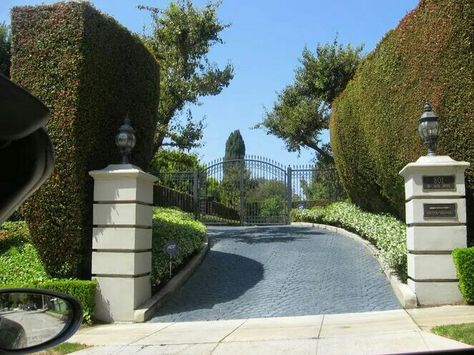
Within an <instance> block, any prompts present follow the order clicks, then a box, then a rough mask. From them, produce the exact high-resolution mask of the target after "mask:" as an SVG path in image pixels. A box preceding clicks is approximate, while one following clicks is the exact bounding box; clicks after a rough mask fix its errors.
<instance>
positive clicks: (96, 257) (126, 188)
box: [89, 117, 157, 322]
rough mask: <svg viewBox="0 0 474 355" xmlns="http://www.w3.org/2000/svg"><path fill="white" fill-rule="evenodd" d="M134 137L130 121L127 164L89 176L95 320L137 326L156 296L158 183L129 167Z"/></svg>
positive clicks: (123, 144)
mask: <svg viewBox="0 0 474 355" xmlns="http://www.w3.org/2000/svg"><path fill="white" fill-rule="evenodd" d="M134 132H135V131H134V130H133V128H132V127H131V125H130V119H129V118H128V117H127V118H126V119H125V121H124V124H123V125H122V126H121V127H120V128H119V133H118V134H117V136H116V139H115V142H116V145H117V147H118V148H119V150H120V153H121V154H122V164H112V165H109V166H107V167H106V168H105V169H103V170H95V171H90V172H89V174H90V175H91V176H92V177H93V178H94V210H93V211H94V212H93V235H92V238H93V240H92V277H93V279H95V280H97V284H98V287H97V292H96V308H95V316H96V318H98V319H99V320H102V321H106V322H114V321H134V319H135V318H134V311H135V309H137V308H138V307H139V306H140V305H141V304H143V303H144V302H146V301H147V300H148V299H149V298H150V297H151V283H150V272H151V238H152V230H151V226H152V209H153V183H154V182H155V181H156V180H157V179H156V177H154V176H153V175H150V174H147V173H145V172H143V171H142V170H140V168H138V167H136V166H134V165H131V164H130V163H129V157H130V152H131V150H132V149H133V147H134V146H135V134H134Z"/></svg>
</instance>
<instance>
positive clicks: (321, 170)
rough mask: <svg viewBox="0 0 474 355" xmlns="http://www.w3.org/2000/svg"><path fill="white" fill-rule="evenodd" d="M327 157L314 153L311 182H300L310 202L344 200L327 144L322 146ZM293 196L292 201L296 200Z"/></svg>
mask: <svg viewBox="0 0 474 355" xmlns="http://www.w3.org/2000/svg"><path fill="white" fill-rule="evenodd" d="M322 149H323V150H324V151H325V152H326V153H327V155H322V154H319V153H316V163H315V169H314V171H313V174H312V175H313V176H312V179H311V181H310V182H309V183H308V182H307V181H305V180H302V181H301V188H302V189H303V192H304V194H305V195H306V196H307V198H308V199H309V200H310V201H315V202H316V201H317V203H323V202H324V201H338V200H344V199H345V194H344V188H343V186H342V183H341V179H340V178H339V176H338V174H337V170H336V166H335V165H334V160H333V159H332V150H331V146H330V145H329V144H325V145H323V146H322ZM297 199H298V196H294V198H293V200H294V201H295V200H297Z"/></svg>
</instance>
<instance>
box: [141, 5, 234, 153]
mask: <svg viewBox="0 0 474 355" xmlns="http://www.w3.org/2000/svg"><path fill="white" fill-rule="evenodd" d="M219 5H220V2H216V3H213V2H210V3H208V4H207V5H206V6H205V7H204V8H195V7H194V6H193V4H192V2H191V0H177V1H172V2H171V3H170V5H169V7H168V8H166V9H164V10H160V9H158V8H155V7H149V6H139V8H140V9H144V10H147V11H149V12H150V13H151V15H152V31H151V34H145V35H144V36H143V41H144V42H145V44H146V45H147V47H148V48H149V49H150V51H151V52H152V53H153V54H154V55H155V56H156V58H157V59H158V61H159V63H160V67H161V81H160V90H161V92H160V104H159V107H158V127H157V130H156V136H155V142H154V151H155V152H156V151H157V150H158V149H159V148H160V147H161V146H162V145H171V146H175V147H178V148H181V149H190V148H192V147H196V146H199V145H200V144H199V140H200V139H201V138H202V130H203V128H204V125H203V123H202V121H198V122H194V121H193V120H192V116H191V113H190V112H188V119H187V122H186V124H185V125H182V124H180V123H179V122H178V119H179V117H180V115H182V114H183V109H184V108H185V105H186V104H188V103H191V104H197V103H198V102H199V98H200V97H203V96H209V95H211V96H213V95H218V94H219V93H220V92H221V91H222V89H223V88H224V87H227V86H228V85H229V83H230V81H231V80H232V78H233V76H234V69H233V67H232V65H230V64H227V65H226V66H225V67H224V68H223V69H220V68H218V67H217V65H216V64H214V63H211V62H210V61H209V58H208V56H207V54H208V52H209V50H210V49H211V47H212V46H213V45H214V44H216V43H223V41H222V39H221V37H220V33H221V31H223V30H224V29H226V28H227V27H229V25H227V24H222V23H221V22H220V21H219V20H218V18H217V9H218V8H219ZM165 138H168V139H171V141H170V142H168V143H167V142H165V143H164V140H165Z"/></svg>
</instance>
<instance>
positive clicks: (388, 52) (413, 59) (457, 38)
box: [330, 0, 474, 234]
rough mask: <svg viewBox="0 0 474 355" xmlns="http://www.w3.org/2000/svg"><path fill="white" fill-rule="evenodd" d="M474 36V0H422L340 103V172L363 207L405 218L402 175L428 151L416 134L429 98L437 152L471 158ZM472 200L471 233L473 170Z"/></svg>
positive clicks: (334, 120)
mask: <svg viewBox="0 0 474 355" xmlns="http://www.w3.org/2000/svg"><path fill="white" fill-rule="evenodd" d="M473 38H474V3H473V2H472V1H471V0H421V1H420V3H419V5H418V7H417V8H416V9H414V10H413V11H412V12H411V13H409V14H408V15H407V16H406V17H405V18H404V19H403V20H402V21H401V22H400V24H399V25H398V27H397V28H396V29H395V30H392V31H390V32H388V33H387V34H386V35H385V37H384V38H383V39H382V40H381V42H380V43H379V44H378V46H377V48H376V49H375V50H374V51H373V52H372V53H370V54H369V55H368V56H367V57H366V58H365V59H364V60H363V61H362V63H361V64H360V66H359V67H358V69H357V71H356V74H355V76H354V78H353V80H351V81H350V82H349V84H348V86H347V87H346V89H345V90H344V91H343V93H342V94H341V95H340V96H339V97H338V98H337V99H336V100H335V102H334V105H333V114H332V117H331V121H330V134H331V144H332V148H333V151H334V155H335V161H336V167H337V170H338V173H339V176H340V177H341V179H342V181H343V184H344V187H345V189H346V192H347V194H348V196H350V198H351V199H352V201H354V202H355V203H357V204H358V205H359V206H361V207H363V208H364V209H367V210H370V211H374V212H380V211H386V212H391V213H394V214H395V215H397V216H399V217H401V218H403V217H404V191H403V178H402V177H401V176H399V175H398V172H399V171H400V170H401V169H402V168H403V167H404V166H405V165H406V164H407V163H409V162H411V161H415V160H416V159H418V158H419V156H420V155H424V154H426V148H425V147H424V146H422V144H421V142H420V139H419V137H418V132H417V126H418V119H419V118H420V116H421V114H422V111H423V102H424V99H425V98H427V99H428V100H429V101H430V102H431V103H432V105H433V108H434V110H435V112H436V113H437V114H438V116H439V117H440V124H441V137H440V141H439V154H442V155H449V156H451V157H452V158H453V159H456V160H465V161H469V162H472V161H473V158H474V116H473V112H474V90H473V89H472V88H473V87H474V54H473V53H474V47H473V46H474V45H473V43H474V42H473ZM467 202H468V220H469V225H470V226H468V228H469V230H470V234H473V230H472V229H473V228H472V227H473V223H474V204H473V203H474V169H473V168H470V169H469V170H468V171H467Z"/></svg>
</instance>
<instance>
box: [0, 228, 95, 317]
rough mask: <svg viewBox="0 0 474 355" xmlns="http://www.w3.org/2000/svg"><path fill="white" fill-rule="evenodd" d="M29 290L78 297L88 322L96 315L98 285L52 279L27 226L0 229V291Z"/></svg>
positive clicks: (87, 282)
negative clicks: (8, 289) (6, 289)
mask: <svg viewBox="0 0 474 355" xmlns="http://www.w3.org/2000/svg"><path fill="white" fill-rule="evenodd" d="M12 287H28V288H43V289H49V290H53V291H58V292H63V293H66V294H68V295H71V296H74V297H76V298H77V299H78V300H79V301H80V302H81V304H82V306H83V309H84V320H85V321H86V322H87V323H90V322H91V320H92V317H93V315H94V304H95V288H96V282H95V281H84V280H61V279H52V278H51V277H50V276H49V275H48V274H47V273H46V271H45V268H44V266H43V264H42V263H41V260H40V258H39V256H38V253H37V251H36V248H35V247H34V246H33V245H32V244H31V242H30V235H29V231H28V227H27V226H26V223H25V222H23V221H19V222H5V223H4V224H3V225H0V288H12Z"/></svg>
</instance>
